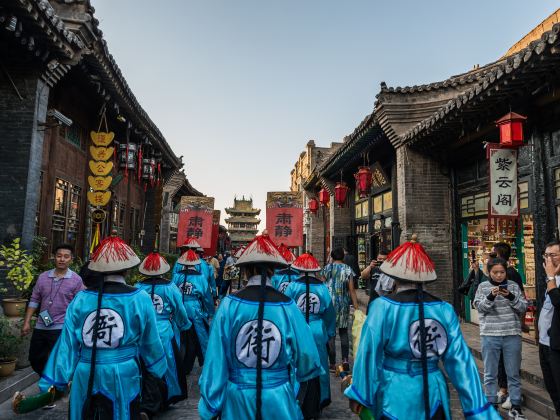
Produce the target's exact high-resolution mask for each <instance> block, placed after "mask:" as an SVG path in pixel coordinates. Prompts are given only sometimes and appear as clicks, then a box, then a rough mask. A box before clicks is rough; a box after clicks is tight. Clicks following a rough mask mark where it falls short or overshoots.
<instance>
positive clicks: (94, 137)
mask: <svg viewBox="0 0 560 420" xmlns="http://www.w3.org/2000/svg"><path fill="white" fill-rule="evenodd" d="M89 135H90V137H91V141H93V144H95V145H96V146H102V147H106V146H109V145H110V144H111V142H112V141H113V139H114V138H115V133H113V132H112V131H111V132H108V133H107V132H104V131H92V132H90V133H89Z"/></svg>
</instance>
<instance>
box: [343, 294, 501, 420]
mask: <svg viewBox="0 0 560 420" xmlns="http://www.w3.org/2000/svg"><path fill="white" fill-rule="evenodd" d="M424 296H425V299H424V300H425V303H424V313H425V322H426V324H425V326H426V330H427V334H426V345H427V346H426V347H427V355H428V384H429V393H430V413H432V415H433V413H435V412H436V410H438V409H439V408H440V407H441V408H443V411H444V413H445V415H446V416H447V417H446V418H448V419H450V418H451V413H450V408H449V391H448V389H447V383H446V381H445V377H444V376H443V373H442V372H441V371H440V370H439V368H438V362H440V361H441V362H443V366H444V368H445V371H446V373H447V376H448V377H449V379H450V380H451V382H452V383H453V386H454V387H455V389H456V390H457V392H458V394H459V398H460V400H461V405H462V407H463V412H464V414H465V417H467V418H468V419H496V420H499V419H501V417H500V415H499V414H498V413H496V411H495V410H494V408H493V407H492V405H491V404H490V403H489V402H488V401H487V399H486V396H485V395H484V392H483V391H482V385H481V384H480V377H479V375H478V370H477V368H476V364H475V362H474V359H473V357H472V355H471V352H470V350H469V348H468V346H467V344H466V343H465V340H464V339H463V336H462V333H461V329H460V327H459V320H458V319H457V316H456V315H455V311H454V310H453V307H452V306H451V305H449V304H448V303H446V302H443V301H441V300H439V299H438V298H435V297H433V296H431V295H429V294H427V293H424ZM418 317H419V315H418V303H417V291H416V290H405V291H401V292H399V293H397V294H396V295H389V296H383V297H380V298H378V299H375V300H374V301H373V302H372V303H371V305H370V307H369V312H368V316H367V318H366V321H365V323H364V326H363V329H362V335H361V338H360V346H359V348H358V354H357V357H356V360H355V362H354V370H353V376H352V385H351V386H350V387H348V388H347V389H346V391H345V392H344V394H345V395H346V396H347V397H348V398H351V399H353V400H355V401H357V402H358V403H360V404H362V405H363V406H365V407H368V408H369V409H370V410H371V411H372V413H373V414H374V416H375V418H380V417H381V416H382V415H384V416H386V417H388V418H391V419H399V420H404V419H410V418H411V417H410V416H411V413H415V415H416V416H417V417H422V418H423V413H424V400H423V396H422V395H423V393H422V392H423V391H422V390H423V386H422V367H421V362H420V360H421V354H420V334H419V321H418Z"/></svg>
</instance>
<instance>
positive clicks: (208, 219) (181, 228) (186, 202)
mask: <svg viewBox="0 0 560 420" xmlns="http://www.w3.org/2000/svg"><path fill="white" fill-rule="evenodd" d="M213 216H214V198H213V197H195V196H183V197H181V205H180V210H179V223H178V226H177V244H178V245H179V246H180V245H181V244H182V243H184V242H185V240H186V239H187V238H188V237H195V238H196V240H197V241H198V243H199V244H200V246H201V247H202V248H210V247H211V245H212V218H213Z"/></svg>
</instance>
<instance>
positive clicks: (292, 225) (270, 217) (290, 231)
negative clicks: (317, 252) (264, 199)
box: [266, 207, 303, 247]
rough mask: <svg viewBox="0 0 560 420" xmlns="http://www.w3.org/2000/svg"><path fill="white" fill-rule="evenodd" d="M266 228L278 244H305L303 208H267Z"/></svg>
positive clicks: (293, 245)
mask: <svg viewBox="0 0 560 420" xmlns="http://www.w3.org/2000/svg"><path fill="white" fill-rule="evenodd" d="M266 229H267V230H268V235H269V236H270V238H271V239H272V240H273V241H274V243H275V244H276V245H280V244H284V245H286V246H287V247H295V246H302V245H303V208H296V207H275V208H268V209H266Z"/></svg>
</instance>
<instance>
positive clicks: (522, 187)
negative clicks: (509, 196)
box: [517, 181, 529, 210]
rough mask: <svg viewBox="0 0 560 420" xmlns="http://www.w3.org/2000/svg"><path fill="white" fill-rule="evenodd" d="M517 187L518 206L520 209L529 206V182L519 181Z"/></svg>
mask: <svg viewBox="0 0 560 420" xmlns="http://www.w3.org/2000/svg"><path fill="white" fill-rule="evenodd" d="M517 185H518V187H519V208H520V209H521V210H524V209H528V208H529V182H528V181H525V182H520V183H519V184H517Z"/></svg>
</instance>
